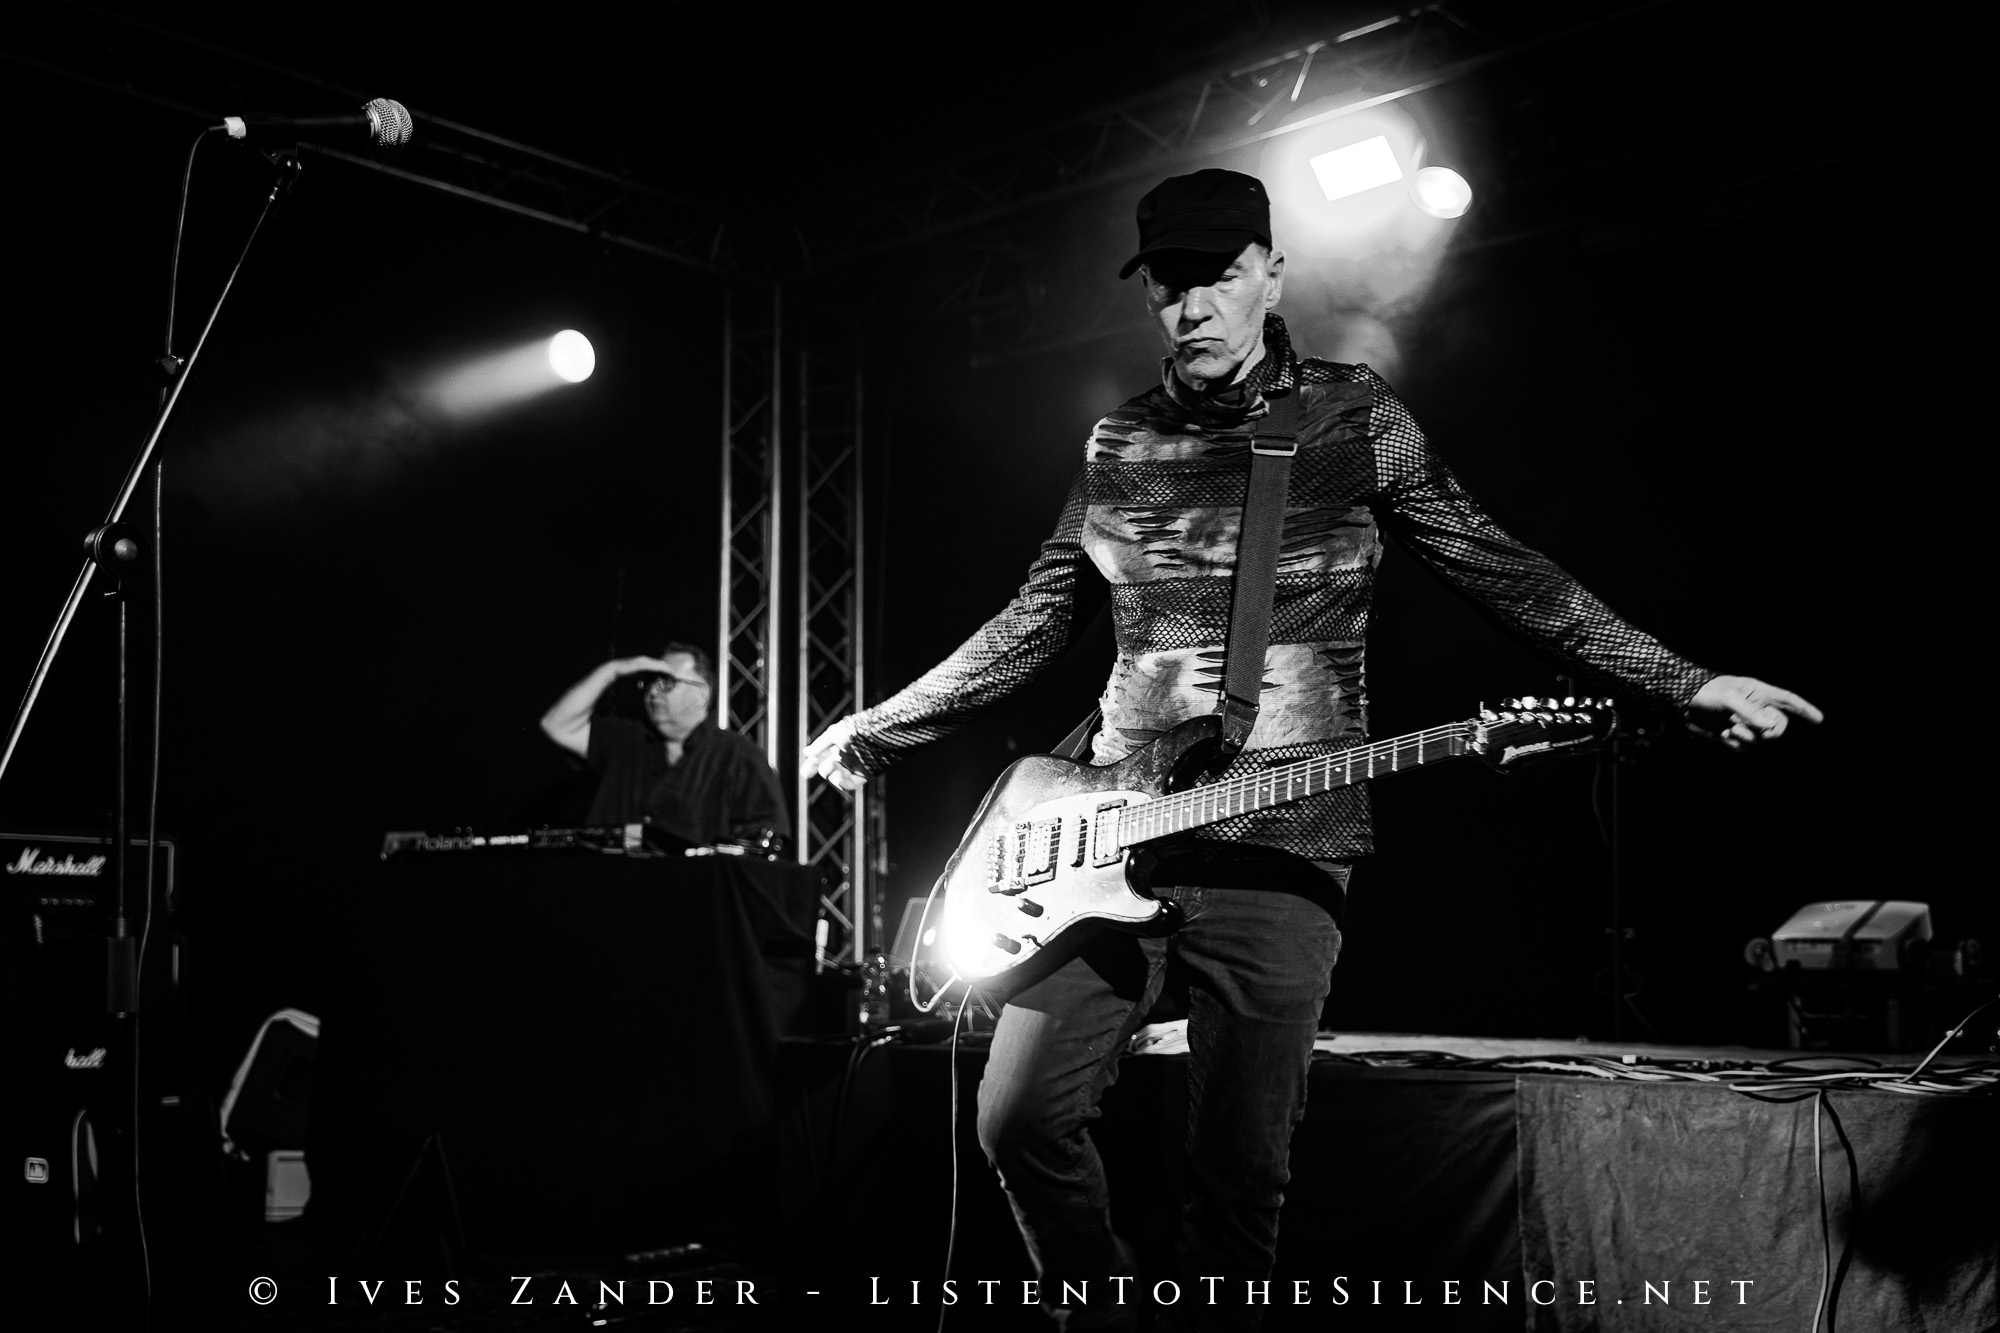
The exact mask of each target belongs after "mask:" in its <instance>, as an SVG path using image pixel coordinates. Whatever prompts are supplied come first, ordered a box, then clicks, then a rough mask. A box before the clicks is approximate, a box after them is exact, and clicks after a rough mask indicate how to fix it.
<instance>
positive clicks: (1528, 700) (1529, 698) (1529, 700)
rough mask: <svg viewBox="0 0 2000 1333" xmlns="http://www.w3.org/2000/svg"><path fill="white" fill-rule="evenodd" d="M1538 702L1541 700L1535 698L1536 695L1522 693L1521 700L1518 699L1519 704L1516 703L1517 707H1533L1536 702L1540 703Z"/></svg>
mask: <svg viewBox="0 0 2000 1333" xmlns="http://www.w3.org/2000/svg"><path fill="white" fill-rule="evenodd" d="M1540 702H1541V700H1539V699H1537V698H1536V697H1535V696H1534V695H1532V694H1524V695H1522V696H1521V701H1520V703H1519V704H1518V705H1517V707H1520V708H1533V707H1534V706H1535V705H1536V704H1538V703H1540Z"/></svg>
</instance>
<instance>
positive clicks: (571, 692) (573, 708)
mask: <svg viewBox="0 0 2000 1333" xmlns="http://www.w3.org/2000/svg"><path fill="white" fill-rule="evenodd" d="M635 671H664V672H667V673H668V674H670V675H671V674H672V671H673V668H671V667H669V666H668V665H667V664H666V663H665V662H662V661H661V660H660V659H659V658H657V657H618V658H613V659H612V660H611V661H609V662H604V663H601V664H600V665H599V666H598V667H597V668H596V669H595V670H593V671H592V672H591V673H590V674H589V675H587V676H585V677H584V678H583V679H582V680H580V681H578V682H577V683H576V684H574V685H572V686H570V687H569V689H568V690H567V691H566V692H565V693H564V694H563V697H562V698H560V699H558V700H556V701H555V703H554V704H552V705H550V707H549V711H548V712H546V713H544V714H542V732H543V734H544V735H546V736H547V737H548V738H549V739H550V740H552V741H554V742H555V743H556V744H557V745H560V746H562V747H563V749H565V750H568V751H569V752H570V753H571V754H573V755H575V756H576V757H577V758H579V759H587V758H589V757H590V715H591V713H592V712H593V711H594V710H595V709H596V708H597V701H598V700H599V699H600V698H602V697H603V696H604V692H605V691H606V690H608V689H610V688H611V686H612V684H613V683H614V682H615V681H617V680H618V679H619V678H621V677H624V676H629V675H631V674H632V673H633V672H635Z"/></svg>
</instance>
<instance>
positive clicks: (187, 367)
mask: <svg viewBox="0 0 2000 1333" xmlns="http://www.w3.org/2000/svg"><path fill="white" fill-rule="evenodd" d="M298 173H299V163H298V159H297V158H296V157H290V156H288V157H285V158H283V159H282V160H280V162H279V163H278V179H277V180H276V181H274V182H273V183H272V185H271V192H270V193H269V194H268V195H266V196H265V197H264V207H263V209H262V210H261V211H259V212H258V214H257V221H256V222H255V223H254V224H253V225H252V226H251V228H250V234H249V236H247V237H246V238H244V241H243V249H242V251H241V252H240V253H239V254H238V255H237V256H236V263H235V265H234V266H233V267H232V268H231V269H230V270H229V277H228V278H227V279H226V280H225V281H224V282H223V284H222V290H221V291H220V292H219V293H217V294H216V298H215V304H214V306H212V307H211V308H210V309H209V312H208V320H207V322H205V323H204V324H203V325H202V326H201V335H200V336H199V337H197V338H196V339H195V344H194V347H193V349H192V350H190V351H189V352H188V355H187V360H186V361H184V362H183V363H182V364H181V366H180V368H179V369H178V371H177V372H176V373H175V375H174V382H173V386H172V388H170V389H169V390H168V392H167V397H166V401H164V402H162V403H161V404H160V411H159V415H157V416H156V417H154V418H153V428H152V429H151V430H150V431H148V432H147V434H146V441H145V443H144V444H142V445H140V446H139V453H138V456H137V457H135V458H134V459H133V460H132V466H131V467H130V468H129V469H128V470H127V471H126V473H125V481H124V483H123V484H122V485H120V486H119V488H118V494H117V497H116V498H115V499H114V500H112V502H111V513H110V515H109V516H108V517H107V518H106V519H105V520H104V521H105V524H106V525H109V524H112V523H117V522H119V521H121V520H122V519H123V518H124V517H125V509H126V507H127V506H128V505H129V504H131V502H132V496H133V495H134V494H136V493H137V491H138V489H139V484H140V482H142V481H143V480H145V476H146V469H147V468H149V467H151V466H152V463H153V455H154V453H155V452H156V451H157V450H158V448H159V444H160V436H161V434H162V433H163V432H164V431H165V430H166V428H167V420H168V418H169V417H171V416H172V415H173V412H174V406H175V405H176V404H177V403H179V402H180V398H181V390H182V389H183V388H184V387H186V385H187V377H188V373H189V372H190V371H192V370H193V369H194V363H195V362H196V360H198V359H199V358H200V356H201V349H202V348H203V347H205V346H207V345H208V335H209V333H210V332H211V331H212V330H213V329H214V328H215V321H216V318H217V317H218V316H220V315H221V314H222V303H223V302H224V301H226V300H228V299H229V292H230V289H231V288H233V287H234V286H235V285H236V277H237V275H238V274H239V273H241V272H242V271H243V263H244V261H245V260H247V259H248V258H249V257H250V248H251V247H252V246H253V245H255V244H256V243H257V237H258V234H259V233H261V232H262V231H263V230H264V223H265V222H266V221H268V220H269V219H270V216H271V210H272V208H273V207H275V206H276V204H277V202H278V199H279V197H280V196H282V195H283V194H284V193H285V191H286V190H287V189H289V188H290V186H291V184H292V182H293V181H294V180H295V179H297V177H298ZM96 572H97V562H96V561H95V560H93V559H91V558H89V557H85V559H84V562H83V569H82V571H81V572H80V573H78V574H77V576H76V584H75V586H74V587H72V588H71V589H70V590H69V599H68V600H67V601H65V602H64V603H63V608H62V611H61V613H60V614H58V615H57V616H56V623H55V626H54V628H52V629H51V630H50V631H49V639H48V642H47V643H46V644H45V645H43V647H42V655H41V657H40V658H38V659H37V660H36V662H35V669H34V672H33V673H32V674H31V675H30V676H29V677H28V689H27V692H26V693H25V694H23V695H22V697H21V704H20V707H19V708H17V709H16V710H15V712H14V721H13V723H12V724H11V725H10V726H9V727H8V729H7V743H6V745H5V747H4V748H0V781H5V779H6V777H7V767H8V765H9V764H10V763H12V762H13V758H14V751H15V750H16V749H17V748H19V746H20V743H21V735H22V733H23V732H25V731H26V730H27V727H28V718H29V716H30V715H31V714H32V713H33V712H34V710H35V701H36V700H37V699H38V698H39V697H40V696H41V693H42V686H43V684H44V683H45V682H46V681H47V680H48V677H49V670H50V668H52V667H53V666H54V665H55V660H56V654H57V653H59V652H60V651H61V650H62V645H63V639H64V638H65V637H66V636H67V635H68V633H69V627H70V623H71V622H72V621H74V620H75V619H76V613H77V611H78V610H79V609H80V608H81V607H82V605H83V598H84V594H86V593H87V592H89V591H90V583H91V579H92V578H93V577H94V576H95V574H96Z"/></svg>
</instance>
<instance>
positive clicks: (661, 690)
mask: <svg viewBox="0 0 2000 1333" xmlns="http://www.w3.org/2000/svg"><path fill="white" fill-rule="evenodd" d="M676 685H699V686H700V687H701V688H702V689H704V690H705V689H707V688H708V682H707V681H705V680H702V679H700V678H699V677H696V676H670V675H668V674H667V673H666V672H664V671H659V672H655V673H653V675H652V676H651V677H649V678H648V679H647V681H646V683H645V684H644V685H643V686H641V687H640V689H641V691H642V692H643V693H644V694H646V695H648V696H651V695H655V694H667V693H670V692H672V690H673V688H674V686H676Z"/></svg>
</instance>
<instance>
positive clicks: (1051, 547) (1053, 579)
mask: <svg viewBox="0 0 2000 1333" xmlns="http://www.w3.org/2000/svg"><path fill="white" fill-rule="evenodd" d="M1083 483H1084V477H1083V473H1082V472H1078V474H1077V477H1076V480H1075V482H1073V483H1072V484H1071V486H1070V491H1069V498H1068V500H1067V501H1065V502H1064V504H1063V511H1062V517H1061V518H1059V519H1058V520H1057V521H1056V530H1055V532H1054V533H1053V534H1052V535H1051V536H1050V537H1049V539H1048V540H1047V541H1045V542H1043V543H1042V550H1041V554H1040V555H1039V556H1037V557H1036V559H1035V563H1034V564H1033V565H1032V566H1031V567H1030V568H1029V570H1028V581H1027V582H1026V583H1024V584H1023V585H1021V590H1020V592H1018V593H1017V594H1015V596H1014V600H1013V601H1011V602H1009V603H1008V604H1007V609H1006V610H1004V611H1002V612H1001V613H1000V614H999V615H997V616H995V617H993V619H991V620H989V621H987V622H986V623H985V624H984V625H982V626H981V627H980V628H979V629H978V630H977V631H976V632H975V633H974V634H973V636H972V637H971V638H969V639H967V640H966V641H965V642H964V643H963V644H961V645H959V647H958V649H957V651H955V652H953V653H952V655H951V656H950V657H947V658H946V659H945V660H944V661H942V662H940V663H938V665H936V666H934V667H932V668H931V669H930V670H929V671H926V672H925V673H924V674H923V675H922V676H920V677H918V678H917V680H916V681H915V682H913V683H912V684H910V685H908V686H907V687H905V688H904V689H903V690H901V691H899V692H898V693H896V694H895V695H892V696H891V697H889V698H887V699H884V700H883V701H882V702H881V703H879V704H876V705H875V706H874V707H873V708H869V709H865V710H863V711H862V712H859V713H852V714H849V715H848V716H846V717H844V718H842V719H840V721H838V722H836V723H834V724H833V725H832V726H830V727H828V728H827V729H826V730H825V731H823V732H821V733H820V735H819V736H817V737H816V738H814V740H813V741H812V742H811V743H810V744H809V745H807V746H806V747H805V752H804V754H803V756H802V757H801V762H802V763H803V764H804V765H805V767H806V771H807V772H810V773H816V774H818V775H819V776H820V777H823V778H825V779H826V780H827V781H828V782H831V783H832V784H833V785H834V786H836V787H839V788H840V789H841V790H843V791H853V790H854V789H855V788H857V787H859V786H860V785H861V783H862V781H863V780H864V779H866V778H867V777H869V776H871V775H873V774H876V773H879V772H881V771H882V770H883V769H885V768H887V767H888V766H889V765H890V764H891V763H892V762H893V761H894V760H895V758H896V756H898V755H899V754H901V753H902V752H903V751H905V750H910V749H914V748H916V747H917V746H919V745H922V744H925V743H927V742H929V741H933V740H936V739H938V738H939V737H941V736H945V735H948V734H950V733H951V732H953V731H956V730H957V729H958V728H959V727H961V726H963V725H965V724H966V723H967V722H970V721H972V720H973V719H974V718H976V717H978V716H979V715H980V714H981V713H983V712H985V711H986V710H987V709H988V708H991V707H992V706H993V705H995V704H997V703H999V702H1000V701H1001V700H1003V699H1006V698H1007V697H1008V696H1010V695H1012V694H1014V693H1015V692H1016V691H1018V690H1019V689H1021V687H1022V686H1024V685H1026V684H1027V683H1028V682H1029V681H1031V680H1033V679H1034V678H1035V677H1036V676H1037V675H1039V674H1040V673H1041V671H1042V669H1043V668H1044V667H1046V666H1048V664H1049V663H1051V662H1053V661H1055V660H1056V659H1057V658H1058V657H1060V656H1061V655H1062V654H1063V652H1064V650H1066V649H1067V648H1068V647H1069V646H1070V644H1071V642H1072V641H1074V639H1075V637H1076V633H1077V628H1078V627H1077V615H1076V596H1077V582H1078V579H1079V577H1080V576H1081V574H1082V567H1083V565H1084V562H1085V559H1086V557H1085V556H1084V553H1083V518H1084V509H1085V505H1084V490H1083Z"/></svg>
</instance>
